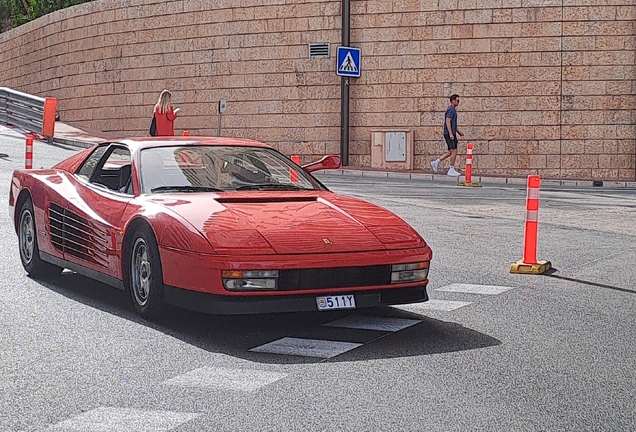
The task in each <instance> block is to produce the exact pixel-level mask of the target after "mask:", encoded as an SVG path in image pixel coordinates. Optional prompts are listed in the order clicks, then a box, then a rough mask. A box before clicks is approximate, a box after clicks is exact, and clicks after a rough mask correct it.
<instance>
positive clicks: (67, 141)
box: [53, 136, 95, 148]
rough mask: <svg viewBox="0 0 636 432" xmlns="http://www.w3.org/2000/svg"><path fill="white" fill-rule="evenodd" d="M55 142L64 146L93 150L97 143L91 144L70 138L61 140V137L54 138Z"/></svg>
mask: <svg viewBox="0 0 636 432" xmlns="http://www.w3.org/2000/svg"><path fill="white" fill-rule="evenodd" d="M53 142H54V143H56V144H63V145H68V146H73V147H81V148H91V147H93V146H94V145H95V143H91V142H87V141H80V140H74V139H68V138H60V137H55V136H54V137H53Z"/></svg>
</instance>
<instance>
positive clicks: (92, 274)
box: [40, 252, 124, 291]
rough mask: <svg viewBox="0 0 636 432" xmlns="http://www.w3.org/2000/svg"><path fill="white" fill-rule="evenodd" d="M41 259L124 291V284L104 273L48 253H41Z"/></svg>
mask: <svg viewBox="0 0 636 432" xmlns="http://www.w3.org/2000/svg"><path fill="white" fill-rule="evenodd" d="M40 259H41V260H42V261H46V262H48V263H51V264H55V265H56V266H60V267H64V268H67V269H69V270H72V271H74V272H76V273H79V274H81V275H82V276H86V277H89V278H91V279H95V280H96V281H99V282H102V283H105V284H106V285H110V286H112V287H115V288H117V289H119V290H122V291H124V282H123V281H121V280H119V279H117V278H114V277H112V276H108V275H105V274H104V273H100V272H98V271H96V270H92V269H89V268H86V267H83V266H81V265H79V264H75V263H72V262H70V261H66V260H63V259H61V258H58V257H56V256H53V255H50V254H47V253H46V252H40Z"/></svg>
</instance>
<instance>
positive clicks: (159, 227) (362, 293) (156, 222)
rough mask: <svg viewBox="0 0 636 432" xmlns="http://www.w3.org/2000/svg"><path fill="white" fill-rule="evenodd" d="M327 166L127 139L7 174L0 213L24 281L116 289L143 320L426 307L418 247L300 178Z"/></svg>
mask: <svg viewBox="0 0 636 432" xmlns="http://www.w3.org/2000/svg"><path fill="white" fill-rule="evenodd" d="M338 167H340V158H339V157H338V156H326V157H324V158H323V159H322V160H320V161H318V162H314V163H311V164H308V165H305V166H303V167H300V166H298V165H297V164H295V163H294V162H293V161H291V160H290V159H288V158H287V157H285V156H284V155H282V154H281V153H279V152H278V151H276V150H275V149H273V148H271V147H269V146H267V145H265V144H263V143H260V142H257V141H250V140H237V139H230V138H196V137H170V138H166V137H161V138H136V139H128V140H121V141H117V142H111V143H104V144H100V145H97V146H95V147H93V148H91V149H87V150H85V151H82V152H81V153H78V154H76V155H75V156H72V157H70V158H69V159H67V160H65V161H63V162H60V163H59V164H57V165H56V166H54V167H53V168H52V169H40V170H16V171H15V172H14V173H13V179H12V182H11V190H10V193H9V205H10V207H11V211H12V214H13V216H14V221H15V228H16V232H17V234H18V239H19V247H20V258H21V260H22V264H23V265H24V268H25V270H26V271H27V273H29V274H30V275H31V276H33V277H38V276H45V275H52V274H59V273H60V272H61V271H62V269H63V268H68V269H70V270H73V271H75V272H77V273H80V274H82V275H85V276H88V277H90V278H93V279H96V280H99V281H101V282H105V283H107V284H109V285H112V286H114V287H117V288H119V289H122V290H126V291H128V292H129V293H130V296H131V299H132V302H133V304H134V306H135V308H136V309H137V311H138V312H139V313H140V314H141V315H144V316H153V315H157V314H159V313H161V312H162V311H163V309H164V305H165V304H172V305H176V306H179V307H182V308H186V309H192V310H196V311H201V312H207V313H213V314H252V313H268V312H286V311H315V310H331V309H353V308H364V307H373V306H378V305H388V304H400V303H412V302H421V301H426V300H428V296H427V293H426V285H427V283H428V269H429V263H430V260H431V257H432V252H431V249H430V248H429V247H428V246H427V244H426V242H425V241H424V240H423V239H422V237H421V236H420V235H419V234H418V233H417V232H416V231H415V230H414V229H413V228H411V227H410V226H409V225H408V224H407V223H405V222H404V221H403V220H402V219H400V218H399V217H397V216H396V215H394V214H393V213H391V212H389V211H388V210H385V209H383V208H381V207H378V206H376V205H374V204H371V203H368V202H366V201H363V200H360V199H356V198H352V197H347V196H340V195H337V194H335V193H333V192H330V191H329V190H328V189H327V188H326V187H325V186H324V185H323V184H322V183H321V182H320V181H318V180H317V179H316V178H314V177H313V176H312V175H311V174H310V173H311V172H312V171H316V170H322V169H333V168H338Z"/></svg>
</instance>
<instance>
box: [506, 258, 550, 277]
mask: <svg viewBox="0 0 636 432" xmlns="http://www.w3.org/2000/svg"><path fill="white" fill-rule="evenodd" d="M551 268H552V264H551V263H550V261H537V263H536V264H526V263H524V262H523V260H521V261H517V262H516V263H513V264H512V265H511V266H510V273H517V274H535V275H538V274H543V273H545V272H547V271H548V270H550V269H551Z"/></svg>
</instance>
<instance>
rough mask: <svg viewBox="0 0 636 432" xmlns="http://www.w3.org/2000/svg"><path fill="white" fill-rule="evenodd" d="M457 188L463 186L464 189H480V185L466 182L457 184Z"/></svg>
mask: <svg viewBox="0 0 636 432" xmlns="http://www.w3.org/2000/svg"><path fill="white" fill-rule="evenodd" d="M457 186H465V187H481V183H466V182H458V183H457Z"/></svg>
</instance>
